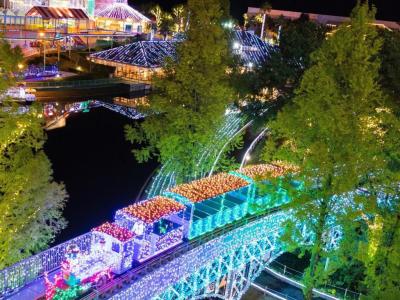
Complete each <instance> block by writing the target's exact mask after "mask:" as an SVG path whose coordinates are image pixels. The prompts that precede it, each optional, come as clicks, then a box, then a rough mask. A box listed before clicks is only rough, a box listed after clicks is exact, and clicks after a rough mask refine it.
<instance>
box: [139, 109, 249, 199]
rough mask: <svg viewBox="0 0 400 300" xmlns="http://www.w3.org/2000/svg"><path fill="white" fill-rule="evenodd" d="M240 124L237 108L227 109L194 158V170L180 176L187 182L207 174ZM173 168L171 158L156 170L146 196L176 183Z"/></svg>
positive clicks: (238, 129) (160, 191)
mask: <svg viewBox="0 0 400 300" xmlns="http://www.w3.org/2000/svg"><path fill="white" fill-rule="evenodd" d="M241 124H242V115H241V114H240V113H239V112H238V111H237V110H234V109H228V110H227V113H226V114H225V116H224V122H223V123H222V124H221V127H220V128H219V129H218V130H217V132H216V133H215V135H214V137H213V138H212V139H210V142H209V143H207V144H206V145H203V146H202V149H201V150H199V155H198V156H199V157H198V158H197V159H196V160H197V161H198V163H197V166H196V170H195V171H194V172H191V173H190V174H184V176H182V174H181V177H184V178H186V179H185V181H186V182H188V181H191V180H196V179H199V178H202V177H205V176H207V174H208V173H209V170H210V164H211V163H212V162H215V161H216V159H217V158H218V155H219V153H220V152H221V149H222V148H223V147H224V145H226V143H227V142H229V141H230V140H231V139H232V138H233V137H234V136H235V134H236V133H237V132H238V131H240V125H241ZM171 170H172V171H171ZM173 170H174V161H173V160H172V159H171V160H170V161H168V162H166V163H165V164H164V165H163V166H162V167H161V169H160V170H159V172H157V175H156V176H154V177H153V178H152V180H151V182H150V184H149V185H148V187H147V189H146V196H147V197H148V198H152V197H154V196H156V195H161V194H162V193H163V192H165V191H166V190H168V189H171V188H172V187H174V186H175V185H176V176H177V174H176V172H175V171H173Z"/></svg>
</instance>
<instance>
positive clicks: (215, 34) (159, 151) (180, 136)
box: [126, 0, 232, 174]
mask: <svg viewBox="0 0 400 300" xmlns="http://www.w3.org/2000/svg"><path fill="white" fill-rule="evenodd" d="M188 11H189V13H190V24H189V29H188V31H187V38H186V40H185V41H183V42H182V43H181V44H179V45H178V46H177V57H176V60H175V61H172V60H167V61H166V63H165V65H164V67H163V76H162V77H161V78H158V79H156V80H155V82H154V87H155V90H156V93H155V94H153V95H152V96H151V103H152V109H153V110H154V111H156V112H157V114H154V115H150V116H148V117H146V119H145V120H144V122H143V123H142V124H141V126H140V128H133V127H132V126H127V127H126V136H127V139H128V140H129V141H131V142H132V143H142V144H144V143H146V145H145V146H144V147H142V148H141V149H136V150H134V151H133V152H134V154H135V156H136V158H137V159H138V160H139V161H146V160H148V159H150V158H151V157H153V156H156V157H157V158H158V160H159V161H160V162H161V163H166V162H167V161H170V160H173V161H174V166H173V168H174V171H176V173H177V174H188V173H191V172H193V171H194V170H197V169H200V168H201V167H202V166H197V158H198V157H199V156H198V155H199V149H200V148H201V145H206V144H207V143H208V142H209V141H210V137H212V136H213V135H214V134H215V131H216V128H217V127H218V126H219V125H220V123H221V120H222V118H223V116H224V112H225V110H226V108H227V106H228V104H229V103H230V102H231V101H232V91H231V89H230V87H229V84H228V75H227V74H226V68H227V62H226V60H227V59H226V58H227V57H228V42H227V38H226V34H225V32H224V30H223V29H222V27H221V22H220V20H221V17H222V10H221V5H220V3H219V2H218V1H213V0H189V1H188Z"/></svg>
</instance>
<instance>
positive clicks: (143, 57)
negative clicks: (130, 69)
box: [90, 41, 176, 68]
mask: <svg viewBox="0 0 400 300" xmlns="http://www.w3.org/2000/svg"><path fill="white" fill-rule="evenodd" d="M175 43H176V42H174V41H141V42H135V43H132V44H128V45H124V46H120V47H116V48H113V49H109V50H105V51H100V52H97V53H94V54H92V55H90V57H91V58H95V59H101V60H106V61H111V62H116V63H121V64H128V65H134V66H139V67H145V68H159V67H161V66H162V64H163V62H164V60H165V58H167V57H173V58H174V57H176V46H175Z"/></svg>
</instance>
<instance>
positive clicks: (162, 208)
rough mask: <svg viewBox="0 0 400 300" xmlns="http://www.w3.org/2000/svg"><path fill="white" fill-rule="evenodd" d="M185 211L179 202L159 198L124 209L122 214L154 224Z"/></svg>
mask: <svg viewBox="0 0 400 300" xmlns="http://www.w3.org/2000/svg"><path fill="white" fill-rule="evenodd" d="M184 209H185V206H184V205H182V204H180V203H179V202H177V201H175V200H173V199H169V198H166V197H161V196H158V197H155V198H152V199H149V200H146V201H142V202H139V203H135V204H133V205H130V206H128V207H126V208H123V209H122V212H123V213H125V214H127V215H128V216H131V217H133V218H136V219H138V220H141V221H143V222H145V223H147V224H152V223H154V222H156V221H158V220H160V219H161V218H162V217H166V216H169V215H171V214H176V213H178V212H180V211H183V210H184ZM117 213H118V212H117Z"/></svg>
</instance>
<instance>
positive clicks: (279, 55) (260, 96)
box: [232, 18, 327, 115]
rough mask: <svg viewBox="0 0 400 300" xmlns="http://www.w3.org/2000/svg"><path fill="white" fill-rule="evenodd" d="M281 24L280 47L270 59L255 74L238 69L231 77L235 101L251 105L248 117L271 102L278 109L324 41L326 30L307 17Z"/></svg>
mask: <svg viewBox="0 0 400 300" xmlns="http://www.w3.org/2000/svg"><path fill="white" fill-rule="evenodd" d="M281 25H282V27H281V35H280V42H279V45H278V47H277V49H276V51H273V52H272V53H271V55H270V57H269V59H268V60H267V61H266V62H265V63H264V64H263V65H262V66H260V67H258V68H256V69H255V70H254V72H247V73H242V72H240V70H238V71H236V72H233V74H232V80H233V82H234V85H233V86H235V88H236V89H235V91H236V93H237V94H238V98H239V99H245V100H246V102H248V103H249V104H250V105H247V111H246V113H248V114H251V115H257V114H259V112H260V111H261V110H263V109H264V108H265V106H266V105H267V106H270V105H271V102H273V104H274V105H275V106H276V107H277V108H280V107H282V106H283V105H285V104H286V103H287V102H288V100H290V99H291V98H292V97H293V96H294V90H295V89H296V88H297V87H298V85H299V83H300V79H301V77H302V75H303V73H304V71H305V70H306V69H308V68H309V67H310V54H311V53H312V52H314V51H315V50H316V49H318V48H319V47H320V46H321V44H322V42H323V41H324V40H325V34H326V31H327V28H326V27H325V26H322V25H318V24H316V23H314V22H311V21H309V20H308V19H306V18H301V19H298V20H294V21H284V22H283V23H282V24H281ZM265 102H269V103H265Z"/></svg>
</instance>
